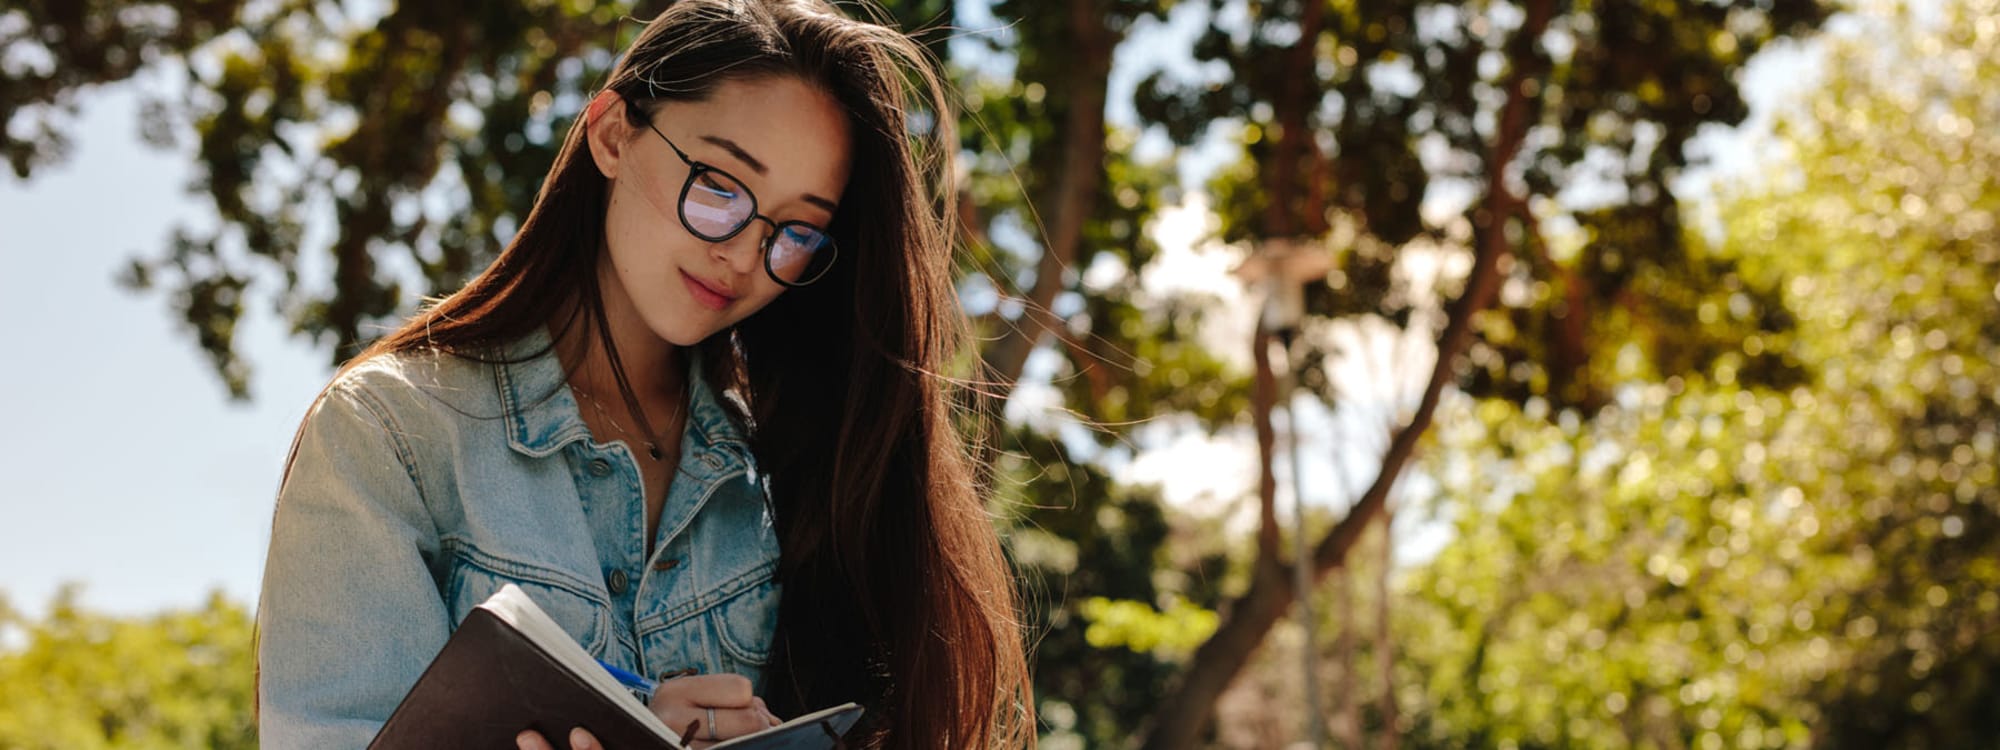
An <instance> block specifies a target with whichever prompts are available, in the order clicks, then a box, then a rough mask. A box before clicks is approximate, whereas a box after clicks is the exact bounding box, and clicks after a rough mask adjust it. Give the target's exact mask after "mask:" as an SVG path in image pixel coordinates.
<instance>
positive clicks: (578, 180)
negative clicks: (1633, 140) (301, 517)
mask: <svg viewBox="0 0 2000 750" xmlns="http://www.w3.org/2000/svg"><path fill="white" fill-rule="evenodd" d="M769 76H793V77H797V78H798V79H800V80H803V81H805V82H808V83H810V84H813V85H816V86H819V87H820V88H822V89H823V90H825V91H826V92H827V93H828V94H830V95H831V96H832V97H833V98H834V99H835V100H836V101H837V102H839V104H840V105H841V107H842V108H843V109H844V110H845V111H846V113H847V115H848V116H849V118H850V122H851V123H852V125H853V127H852V133H853V140H852V144H853V153H852V154H851V158H850V163H851V164H852V171H851V175H850V177H849V180H848V184H847V186H846V189H845V191H844V193H843V198H842V200H841V202H840V208H839V211H838V212H837V214H836V215H835V216H834V218H833V221H832V222H831V225H830V226H829V227H828V229H829V231H830V232H831V233H832V235H833V237H834V241H835V243H836V244H837V245H838V246H839V247H840V248H841V254H840V258H839V260H838V261H837V262H836V263H835V265H834V266H833V267H832V269H830V270H829V271H828V272H827V275H826V276H825V277H823V278H821V279H820V280H819V281H817V282H815V283H814V284H812V285H810V286H807V287H803V288H798V289H792V290H789V291H787V292H786V293H784V294H782V295H780V296H779V297H778V298H777V300H776V301H774V302H772V303H771V304H770V305H768V306H767V307H765V308H764V309H763V310H761V311H759V312H758V313H756V314H755V315H752V316H751V317H749V318H748V319H746V320H744V321H743V322H742V323H740V324H739V325H738V326H736V328H735V329H733V330H730V331H725V332H722V333H719V334H717V335H715V336H713V337H711V338H710V339H709V340H707V341H704V342H702V343H701V344H698V345H697V346H698V347H700V349H701V351H702V353H703V356H702V361H703V362H704V363H706V364H707V366H706V367H705V368H704V370H705V372H703V373H699V374H698V376H700V377H706V378H709V380H710V382H711V383H712V384H714V385H716V386H718V387H723V388H731V389H734V390H736V391H737V392H738V393H739V394H740V395H741V396H742V397H743V398H744V401H745V403H746V404H747V405H748V407H749V413H747V414H744V415H741V416H743V417H745V418H746V422H747V426H748V432H749V434H750V442H751V446H752V451H753V452H754V453H755V454H756V459H757V462H758V464H759V467H760V469H761V470H762V473H763V474H764V475H766V476H768V477H770V490H771V493H772V496H773V498H772V499H773V501H774V504H775V507H776V510H777V514H776V516H777V528H778V533H779V539H780V548H781V550H782V551H781V553H780V554H781V564H780V566H779V571H778V574H777V575H778V580H779V583H780V584H781V585H782V586H783V592H784V596H783V600H782V603H781V605H780V613H779V617H778V627H777V633H776V640H775V642H774V644H773V649H772V658H771V662H770V664H769V665H768V666H767V669H766V685H765V693H766V695H765V700H766V701H767V702H768V703H770V705H771V707H772V709H773V710H774V711H776V712H778V713H780V714H781V715H789V714H795V713H800V712H804V711H809V710H813V709H817V708H822V707H825V706H829V705H833V704H837V703H841V702H845V701H850V700H853V701H857V702H861V703H863V704H864V705H865V706H866V707H867V708H868V714H867V716H868V719H867V724H866V727H867V728H866V729H864V730H863V731H862V732H861V734H862V735H865V736H863V737H862V738H861V740H862V744H865V745H868V746H882V747H925V748H933V747H938V748H941V747H952V748H960V747H963V748H985V747H994V746H1002V747H1021V746H1027V745H1031V744H1033V742H1034V720H1033V716H1034V712H1033V706H1032V700H1033V699H1032V689H1031V687H1030V685H1029V682H1028V676H1027V666H1026V660H1025V658H1024V655H1023V652H1022V642H1021V637H1022V634H1021V631H1020V629H1019V627H1020V626H1019V622H1018V618H1017V615H1016V609H1015V593H1014V588H1013V579H1012V577H1011V575H1010V573H1009V568H1008V566H1007V564H1006V562H1005V559H1004V558H1003V556H1002V554H1001V551H1000V546H999V540H998V537H997V534H996V532H995V530H994V527H993V525H992V522H991V520H990V518H989V517H988V515H987V513H986V510H985V508H984V506H983V504H982V502H981V493H980V492H979V489H978V487H977V481H976V472H975V471H974V467H973V466H972V465H971V461H970V459H969V458H968V455H969V454H968V452H967V450H966V447H965V442H964V440H963V439H962V437H961V435H960V434H959V433H958V432H957V431H956V430H955V427H954V421H953V414H954V411H953V410H954V409H955V408H957V407H956V406H955V405H954V404H955V401H954V399H953V398H952V396H953V392H952V390H951V389H952V388H953V385H952V381H951V380H950V379H948V378H945V377H943V376H942V375H941V374H940V373H942V372H943V371H945V370H946V369H947V368H949V367H952V366H954V365H955V364H956V363H957V362H959V360H957V359H955V357H956V356H957V354H958V352H959V347H960V345H961V343H962V341H963V340H964V338H965V322H964V317H963V314H962V313H961V311H960V310H959V308H958V306H957V303H956V299H955V296H954V291H953V286H952V278H951V262H950V260H951V259H950V253H951V237H952V235H951V233H950V232H949V231H948V228H949V227H950V226H952V224H951V222H952V219H953V217H952V215H951V209H952V206H953V205H954V201H952V200H946V199H945V196H946V195H947V193H948V191H949V190H950V188H951V182H950V180H951V178H952V174H953V173H952V155H953V150H954V149H955V148H956V137H955V135H954V133H953V128H952V118H951V117H950V116H949V110H948V109H947V107H946V101H945V97H944V88H943V85H942V84H941V83H940V81H939V78H938V74H937V72H936V67H935V65H934V64H933V63H932V62H931V61H930V60H929V59H928V57H927V55H926V54H925V53H924V52H923V50H922V48H921V46H919V45H917V44H915V43H913V42H912V41H911V40H910V39H909V38H908V37H906V36H904V35H903V34H902V33H900V32H898V31H896V30H894V29H891V28H888V27H885V26H881V25H876V24H872V23H866V22H862V21H857V20H854V19H851V18H848V17H846V16H843V15H841V14H840V13H839V12H837V11H836V10H834V8H833V7H832V6H831V5H829V4H827V3H826V2H825V1H824V0H677V2H675V3H674V4H673V5H671V6H669V7H668V8H667V10H666V11H665V12H663V13H661V14H660V16H659V17H658V18H655V19H654V20H653V21H652V22H651V23H649V24H647V26H646V27H645V30H644V31H643V32H641V34H640V36H639V37H638V39H637V40H635V41H634V42H633V44H632V47H631V48H630V49H629V50H628V51H627V52H626V53H625V56H624V57H623V58H622V59H620V60H619V62H618V64H617V65H616V66H615V68H614V69H613V71H612V72H611V75H610V78H609V80H608V82H607V83H606V88H608V89H609V90H611V91H614V92H616V93H617V94H618V95H619V96H620V97H621V98H622V99H623V100H624V101H626V102H627V103H628V104H629V106H631V107H632V108H633V111H632V114H635V115H639V116H644V115H645V110H647V109H648V108H649V106H650V105H652V104H653V103H656V102H659V101H662V100H682V101H691V100H700V99H702V98H703V97H705V96H707V95H708V94H709V93H710V92H712V91H713V90H714V88H715V86H716V85H717V84H719V83H721V82H723V81H725V80H731V79H735V80H745V79H755V78H759V77H769ZM912 105H915V108H914V111H916V112H920V113H921V114H920V115H916V116H913V115H912V112H913V107H912ZM587 138H588V135H587V132H586V123H585V118H579V119H578V121H577V122H576V123H575V124H574V125H573V126H572V127H571V128H570V131H569V134H568V136H567V138H566V140H565V141H564V143H563V147H562V150H561V152H560V153H559V154H558V155H557V157H556V160H555V164H554V166H553V168H552V169H551V170H550V173H549V176H548V178H547V180H546V181H545V182H544V183H543V184H542V188H541V191H540V193H539V195H538V196H537V197H536V200H535V205H534V207H533V209H532V210H531V211H530V212H529V214H528V218H527V220H526V221H525V222H524V223H523V224H522V226H521V229H520V231H519V232H518V233H517V234H516V235H515V237H514V239H513V241H512V242H510V243H509V244H508V246H507V248H506V249H505V250H504V251H503V252H502V253H501V254H500V257H499V258H498V259H497V260H496V261H495V262H494V263H493V264H492V265H491V266H489V267H488V268H487V269H486V270H485V271H484V272H483V273H481V274H480V275H479V276H478V277H477V278H475V279H473V280H472V281H471V282H470V283H469V284H467V285H466V287H465V288H464V289H462V290H460V291H458V292H457V293H455V294H452V295H450V296H449V297H446V298H444V299H442V300H440V301H438V302H437V304H435V305H433V306H431V307H430V308H428V309H426V310H423V311H421V312H420V313H418V314H417V315H416V316H415V317H414V318H413V319H411V320H410V321H409V322H408V323H407V324H406V325H404V326H402V327H401V328H400V329H398V330H397V331H395V332H394V333H392V334H390V335H388V336H385V337H383V338H382V339H380V340H378V341H376V342H375V343H374V344H373V345H371V346H369V347H368V348H367V349H366V350H365V351H363V352H362V353H361V354H360V355H359V356H357V357H356V358H355V359H354V360H353V361H352V362H350V364H349V366H350V367H351V366H353V363H354V362H360V361H363V360H366V359H368V358H369V357H373V356H376V355H380V354H386V353H394V352H409V351H416V350H432V349H435V350H441V351H445V352H450V353H453V354H457V355H460V356H465V357H472V358H480V357H481V356H482V355H481V353H482V352H491V351H492V350H493V348H494V347H496V346H499V345H502V344H504V343H506V342H509V341H513V340H516V339H518V338H520V337H522V336H524V335H527V334H528V333H530V332H531V331H533V330H534V328H535V327H537V326H549V327H551V328H553V329H554V331H555V337H556V338H557V339H561V338H562V337H564V336H567V335H572V333H573V332H576V331H577V330H578V328H577V324H579V323H581V324H582V329H581V330H582V331H587V332H588V333H590V334H594V336H595V338H596V340H597V343H598V344H599V345H602V346H604V347H605V349H606V353H607V355H608V356H609V358H610V360H611V362H612V363H613V368H614V370H615V371H616V370H622V368H620V367H618V366H617V361H618V360H617V354H616V348H615V347H614V346H613V345H612V342H611V338H610V335H609V331H608V327H607V326H606V324H605V321H604V312H603V303H602V299H601V296H600V292H599V288H598V283H597V275H596V268H597V263H598V254H599V249H600V248H601V247H602V245H603V242H604V232H603V229H604V218H605V207H606V200H607V197H606V196H607V183H606V180H605V179H604V177H603V176H602V174H600V173H599V172H598V171H597V167H596V166H595V163H594V161H593V159H592V157H591V154H590V149H589V147H588V143H587ZM559 318H560V320H559ZM618 380H619V384H620V387H621V389H623V390H626V391H627V393H626V395H627V398H628V399H629V398H630V386H629V384H627V383H626V382H625V379H624V377H623V375H622V372H621V374H620V375H619V377H618Z"/></svg>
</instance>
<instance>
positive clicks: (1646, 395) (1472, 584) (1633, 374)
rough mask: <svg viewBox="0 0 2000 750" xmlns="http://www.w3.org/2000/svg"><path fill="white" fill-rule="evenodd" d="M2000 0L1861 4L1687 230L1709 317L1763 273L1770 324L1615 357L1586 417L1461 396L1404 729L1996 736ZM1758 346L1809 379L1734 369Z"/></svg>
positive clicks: (1429, 741) (1739, 741)
mask: <svg viewBox="0 0 2000 750" xmlns="http://www.w3.org/2000/svg"><path fill="white" fill-rule="evenodd" d="M1995 10H1996V8H1995V7H1994V6H1993V4H1992V3H1991V2H1984V3H1971V4H1967V5H1964V6H1954V7H1952V8H1947V9H1941V10H1940V11H1939V12H1938V14H1937V15H1935V16H1928V15H1926V14H1925V13H1923V12H1919V11H1915V10H1912V9H1909V8H1906V7H1902V6H1877V7H1873V8H1870V9H1868V11H1869V12H1867V13H1865V14H1863V15H1861V16H1860V17H1859V18H1858V19H1857V24H1858V28H1859V31H1858V32H1856V33H1854V34H1852V35H1849V36H1845V37H1842V38H1839V39H1837V40H1835V41H1833V42H1831V43H1830V44H1829V49H1828V52H1827V55H1826V57H1825V63H1826V76H1827V83H1826V84H1825V86H1824V88H1822V89H1821V90H1820V91H1818V92H1816V93H1814V94H1813V95H1812V97H1811V98H1810V100H1809V101H1808V108H1807V109H1806V110H1805V112H1804V114H1802V115H1799V116H1795V117H1792V118H1789V119H1787V120H1786V121H1785V122H1784V123H1782V125H1781V129H1780V134H1781V135H1780V137H1779V142H1778V143H1777V144H1776V145H1777V146H1778V148H1777V149H1773V152H1774V153H1776V154H1778V156H1776V157H1774V158H1773V159H1772V163H1771V164H1770V165H1769V166H1768V168H1767V169H1766V170H1765V172H1764V173H1765V174H1767V175H1770V176H1769V177H1768V178H1767V179H1765V180H1762V181H1759V182H1758V183H1757V184H1755V185H1754V186H1752V187H1750V188H1748V189H1743V190H1738V191H1732V193H1731V194H1729V195H1726V196H1724V197H1723V199H1722V202H1721V205H1720V208H1719V210H1718V211H1716V212H1715V213H1714V214H1713V215H1712V223H1697V226H1700V227H1702V229H1700V230H1696V231H1693V232H1691V233H1690V242H1689V246H1690V252H1692V253H1694V254H1697V255H1699V256H1704V257H1708V258H1711V259H1713V260H1715V261H1717V262H1724V263H1728V264H1731V266H1732V267H1733V268H1734V269H1735V271H1736V273H1737V274H1740V276H1741V277H1742V286H1741V287H1738V288H1728V287H1725V288H1723V289H1722V291H1723V292H1724V294H1722V295H1719V296H1718V297H1715V298H1710V299H1707V300H1703V301H1700V302H1699V303H1697V305H1696V309H1697V310H1700V311H1701V312H1700V314H1699V317H1700V319H1701V320H1703V321H1709V322H1713V323H1719V324H1722V325H1728V324H1727V323H1726V322H1724V321H1727V320H1728V318H1729V316H1730V315H1731V312H1730V310H1731V308H1734V309H1735V310H1738V311H1741V310H1747V309H1749V308H1750V307H1751V304H1752V303H1751V302H1750V301H1748V300H1745V299H1742V298H1741V296H1742V295H1744V294H1745V292H1744V291H1743V290H1744V289H1746V288H1765V289H1773V290H1776V291H1777V293H1778V294H1779V295H1780V299H1779V303H1780V304H1782V306H1783V308H1784V309H1785V310H1787V311H1789V314H1790V315H1791V316H1792V317H1793V324H1792V325H1790V326H1788V327H1787V328H1786V330H1784V331H1782V332H1775V333H1762V334H1757V335H1753V336H1750V337H1746V338H1744V339H1743V341H1742V342H1741V344H1740V346H1739V349H1738V350H1737V351H1733V352H1723V353H1721V354H1719V355H1718V356H1716V357H1715V358H1714V359H1713V360H1712V361H1711V363H1710V364H1709V365H1708V366H1706V367H1705V368H1703V369H1702V370H1701V371H1699V372H1695V373H1688V374H1686V375H1683V376H1674V377H1669V378H1667V379H1665V381H1664V382H1651V383H1649V382H1648V381H1653V380H1654V373H1651V372H1647V371H1646V370H1645V368H1643V367H1640V366H1638V365H1639V364H1640V362H1641V361H1640V360H1638V359H1636V358H1625V361H1626V362H1627V365H1626V367H1625V371H1624V372H1623V373H1622V378H1623V379H1624V380H1625V383H1624V384H1622V385H1618V386H1616V387H1614V388H1613V398H1612V401H1611V403H1610V404H1609V405H1608V406H1607V407H1605V409H1604V410H1602V411H1601V412H1600V413H1599V414H1598V415H1597V417H1596V418H1595V419H1593V420H1590V421H1587V422H1586V421H1583V420H1578V419H1576V418H1574V417H1571V418H1566V419H1560V420H1558V422H1557V423H1556V424H1550V423H1549V422H1548V420H1547V418H1546V416H1545V414H1546V409H1547V408H1548V403H1547V402H1542V401H1536V402H1530V404H1529V408H1527V409H1525V410H1523V409H1520V408H1517V407H1515V406H1514V405H1512V404H1510V403H1508V402H1506V401H1504V400H1499V399H1489V400H1485V401H1483V402H1479V403H1477V404H1473V403H1471V402H1469V401H1467V402H1464V403H1463V404H1462V405H1461V406H1460V407H1458V408H1463V409H1467V410H1469V411H1471V412H1472V416H1474V417H1475V418H1472V419H1466V420H1462V421H1457V420H1455V421H1454V424H1457V425H1459V426H1458V427H1456V428H1454V430H1452V431H1447V432H1446V433H1445V434H1443V435H1441V436H1440V439H1441V442H1442V443H1443V444H1444V446H1445V447H1444V449H1443V451H1441V452H1440V453H1438V454H1435V457H1434V459H1433V460H1432V461H1431V468H1432V473H1433V474H1434V475H1436V476H1440V477H1445V478H1447V485H1448V487H1447V490H1446V491H1445V493H1444V494H1445V497H1447V498H1449V500H1450V505H1449V507H1451V508H1453V509H1454V512H1456V513H1457V514H1458V517H1457V519H1456V522H1455V526H1456V527H1457V529H1458V533H1459V536H1458V538H1457V539H1456V540H1455V541H1454V542H1453V544H1452V545H1451V546H1450V547H1449V548H1447V550H1446V551H1445V552H1444V553H1442V554H1441V555H1440V556H1439V557H1438V558H1437V560H1436V561H1434V562H1433V563H1432V564H1431V565H1429V566H1427V567H1426V568H1425V569H1424V570H1422V571H1420V572H1418V573H1417V574H1416V575H1415V576H1414V577H1413V578H1412V580H1410V581H1409V583H1408V584H1407V588H1406V591H1407V592H1408V595H1409V596H1410V597H1411V599H1412V605H1411V606H1408V607H1405V610H1406V611H1407V610H1416V612H1417V613H1416V614H1412V615H1410V616H1409V617H1408V619H1406V621H1405V623H1404V626H1403V627H1404V630H1405V632H1407V633H1409V634H1410V637H1408V638H1407V639H1406V640H1405V643H1406V644H1407V646H1406V651H1407V652H1408V659H1409V660H1410V662H1412V663H1411V665H1410V668H1409V669H1407V670H1406V672H1405V673H1406V674H1409V675H1412V676H1413V679H1414V680H1416V685H1417V686H1421V688H1422V689H1421V690H1412V691H1411V695H1417V696H1423V699H1424V705H1422V706H1421V707H1420V708H1421V709H1422V710H1421V712H1420V713H1421V716H1422V720H1421V721H1420V730H1419V732H1418V733H1417V736H1416V737H1413V738H1412V739H1414V740H1418V741H1419V742H1420V743H1421V744H1424V745H1427V746H1439V747H1458V746H1465V745H1492V744H1499V743H1502V742H1512V743H1516V744H1518V745H1520V746H1524V747H1526V746H1540V747H1549V746H1561V745H1590V746H1640V745H1651V746H1655V747H1665V746H1695V747H1704V746H1721V745H1723V744H1729V745H1735V746H1748V747H1807V746H1816V747H1971V746H1981V745H1983V744H1990V740H1991V737H1992V736H1993V733H1994V732H1995V731H1996V725H1995V724H1994V719H1993V717H1992V716H1991V715H1990V712H1989V711H1988V710H1987V707H1989V706H1991V705H1993V703H1994V701H1995V700H2000V692H1996V687H1995V686H1996V684H2000V683H1996V681H1995V679H1994V676H1995V675H1996V674H2000V635H1996V634H2000V595H1996V594H1995V593H1994V591H1995V590H1996V584H2000V566H1995V565H1994V564H1993V562H1992V561H1993V560H1994V559H1995V553H1996V552H2000V524H1996V523H1995V521H1996V520H2000V490H1995V489H1994V480H1995V478H1996V475H1995V473H1994V470H1993V468H1992V466H1993V462H1992V459H1991V458H1990V456H1992V455H1993V453H1994V452H1995V450H1996V448H2000V446H1996V443H1995V439H1994V437H1993V436H1994V435H1995V434H1996V427H2000V409H1996V407H1995V406H1994V401H1993V399H1992V397H1991V394H1992V393H1994V392H1996V389H2000V367H1996V366H1995V364H1994V363H1995V362H1996V361H2000V360H1997V359H1996V355H2000V326H1996V324H1995V323H1994V322H1993V317H1992V316H1991V315H1990V310H1991V308H1992V305H1993V303H1994V300H1995V299H1996V295H2000V291H1996V290H2000V229H1996V223H2000V222H1996V218H1995V217H1996V216H2000V190H1997V189H1996V188H1995V187H1994V185H1993V184H1992V181H1991V180H1990V179H1987V177H1986V175H1988V174H1991V172H1992V170H1993V169H1995V168H1996V167H2000V140H1996V138H1995V137H1994V135H1993V134H1992V133H1990V132H1985V131H1982V130H1981V129H1979V128H1976V127H1974V126H1973V124H1972V123H1974V122H1976V121H1977V118H1978V117H1982V116H1986V115H1988V114H1990V113H1992V112H1995V111H2000V97H1996V95H1995V94H1994V93H1993V92H1994V90H1995V89H1994V86H1993V82H1994V81H1995V80H2000V78H1997V77H2000V64H1996V63H1995V61H1996V60H2000V54H1996V53H2000V27H1996V26H1994V25H1993V24H1992V23H1991V21H1990V15H1991V14H1992V13H1993V12H1994V11H1995ZM1888 71H1894V73H1893V74H1890V73H1889V72H1888ZM1641 280H1642V281H1643V277H1642V278H1641ZM1686 335H1688V336H1690V337H1700V336H1702V335H1703V334H1701V333H1699V332H1695V331H1689V332H1688V333H1687V334H1686ZM1772 352H1776V353H1778V354H1779V355H1780V356H1782V357H1784V358H1785V359H1788V360H1790V361H1795V362H1799V363H1803V366H1802V369H1803V371H1804V373H1805V376H1806V377H1805V379H1804V381H1803V382H1800V383H1797V384H1794V385H1791V386H1788V387H1772V386H1771V385H1770V384H1766V383H1758V382H1756V381H1755V380H1754V379H1750V378H1746V377H1745V373H1747V372H1750V371H1752V369H1753V366H1754V363H1755V362H1757V361H1758V359H1759V357H1761V356H1763V355H1765V354H1768V353H1772ZM1415 675H1427V676H1426V677H1414V676H1415Z"/></svg>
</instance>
